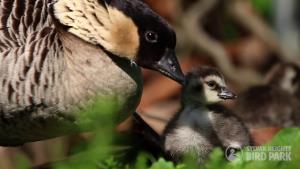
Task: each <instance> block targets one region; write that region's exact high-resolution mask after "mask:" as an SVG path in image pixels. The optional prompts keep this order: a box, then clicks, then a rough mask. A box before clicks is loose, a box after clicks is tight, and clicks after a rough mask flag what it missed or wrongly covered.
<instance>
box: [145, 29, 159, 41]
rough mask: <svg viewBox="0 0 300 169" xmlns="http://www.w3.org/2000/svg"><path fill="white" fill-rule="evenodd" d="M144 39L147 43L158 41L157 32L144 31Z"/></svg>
mask: <svg viewBox="0 0 300 169" xmlns="http://www.w3.org/2000/svg"><path fill="white" fill-rule="evenodd" d="M145 39H146V41H147V42H149V43H157V42H158V34H157V33H155V32H153V31H147V32H146V33H145Z"/></svg>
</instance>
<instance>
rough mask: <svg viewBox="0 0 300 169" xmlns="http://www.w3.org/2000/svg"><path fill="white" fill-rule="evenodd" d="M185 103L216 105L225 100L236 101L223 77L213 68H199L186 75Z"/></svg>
mask: <svg viewBox="0 0 300 169" xmlns="http://www.w3.org/2000/svg"><path fill="white" fill-rule="evenodd" d="M182 93H183V101H184V102H200V103H206V104H215V103H218V102H220V101H223V100H228V99H235V98H236V97H237V96H236V95H235V94H234V93H233V92H231V91H230V90H229V89H228V88H227V86H226V84H225V81H224V78H223V76H222V75H221V74H220V73H219V72H218V70H216V69H215V68H212V67H199V68H197V69H195V70H194V71H191V72H189V73H188V74H187V75H186V83H185V85H184V87H183V92H182Z"/></svg>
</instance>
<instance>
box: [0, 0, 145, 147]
mask: <svg viewBox="0 0 300 169" xmlns="http://www.w3.org/2000/svg"><path fill="white" fill-rule="evenodd" d="M48 3H49V2H48V0H0V91H1V95H0V144H2V145H6V144H9V145H10V144H12V145H14V144H22V143H24V142H28V141H36V140H40V139H45V138H50V137H54V136H59V135H63V134H69V133H70V131H75V130H76V125H75V124H76V119H73V118H74V116H73V115H72V113H71V112H72V111H73V110H74V109H75V107H76V106H75V105H84V104H85V103H86V102H87V101H88V100H89V99H92V98H93V97H94V96H101V97H113V98H116V101H117V103H118V105H119V106H120V107H121V110H120V112H122V113H131V112H133V111H134V109H135V107H136V106H137V104H138V103H139V100H140V96H141V90H142V89H141V85H142V80H141V72H140V69H139V68H138V67H137V66H134V65H132V64H131V63H130V61H127V60H124V59H121V58H114V57H112V56H108V55H107V54H106V53H105V52H104V51H103V50H102V49H101V48H99V47H97V46H95V45H92V44H91V43H88V42H86V41H84V40H82V39H81V38H79V37H77V36H74V35H72V34H71V33H69V32H66V31H64V30H62V29H60V28H57V27H56V26H55V24H54V20H53V19H52V16H51V15H50V14H49V8H48V6H49V5H48ZM74 44H76V45H74ZM63 127H65V129H63ZM68 132H69V133H68Z"/></svg>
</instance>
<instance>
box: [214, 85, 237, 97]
mask: <svg viewBox="0 0 300 169" xmlns="http://www.w3.org/2000/svg"><path fill="white" fill-rule="evenodd" d="M218 96H219V97H220V98H221V99H223V100H229V99H236V98H237V95H236V94H234V93H232V92H231V91H229V90H228V89H227V88H225V87H222V88H221V91H220V93H219V94H218Z"/></svg>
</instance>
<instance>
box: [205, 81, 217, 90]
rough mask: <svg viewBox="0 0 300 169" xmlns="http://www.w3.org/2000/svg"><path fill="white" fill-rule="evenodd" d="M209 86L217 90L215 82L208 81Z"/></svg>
mask: <svg viewBox="0 0 300 169" xmlns="http://www.w3.org/2000/svg"><path fill="white" fill-rule="evenodd" d="M206 84H207V86H209V87H210V88H212V89H215V88H217V83H216V82H215V81H208V82H206Z"/></svg>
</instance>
